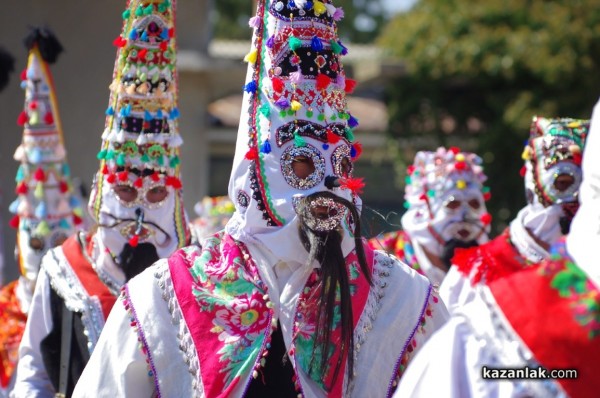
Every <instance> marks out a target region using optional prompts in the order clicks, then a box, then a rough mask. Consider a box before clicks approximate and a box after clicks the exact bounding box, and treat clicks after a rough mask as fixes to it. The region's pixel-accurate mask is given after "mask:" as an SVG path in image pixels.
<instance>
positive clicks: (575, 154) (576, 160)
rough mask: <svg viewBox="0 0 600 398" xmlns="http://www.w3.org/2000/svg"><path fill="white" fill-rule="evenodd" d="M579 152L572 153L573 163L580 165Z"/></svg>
mask: <svg viewBox="0 0 600 398" xmlns="http://www.w3.org/2000/svg"><path fill="white" fill-rule="evenodd" d="M581 160H582V157H581V153H574V154H573V163H575V164H576V165H577V166H581Z"/></svg>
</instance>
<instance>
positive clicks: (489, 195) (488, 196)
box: [483, 192, 492, 202]
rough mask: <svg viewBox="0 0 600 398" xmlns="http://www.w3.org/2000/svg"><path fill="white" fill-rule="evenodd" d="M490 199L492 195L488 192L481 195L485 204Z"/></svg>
mask: <svg viewBox="0 0 600 398" xmlns="http://www.w3.org/2000/svg"><path fill="white" fill-rule="evenodd" d="M491 198H492V194H491V193H490V192H486V193H484V194H483V200H485V201H486V202H487V201H488V200H490V199H491Z"/></svg>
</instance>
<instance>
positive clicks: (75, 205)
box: [69, 196, 81, 208]
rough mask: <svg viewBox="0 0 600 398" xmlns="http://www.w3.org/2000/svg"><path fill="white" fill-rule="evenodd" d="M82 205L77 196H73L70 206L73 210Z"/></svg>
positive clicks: (70, 199)
mask: <svg viewBox="0 0 600 398" xmlns="http://www.w3.org/2000/svg"><path fill="white" fill-rule="evenodd" d="M80 204H81V203H80V202H79V199H77V196H71V197H70V198H69V206H71V207H72V208H75V207H79V205H80Z"/></svg>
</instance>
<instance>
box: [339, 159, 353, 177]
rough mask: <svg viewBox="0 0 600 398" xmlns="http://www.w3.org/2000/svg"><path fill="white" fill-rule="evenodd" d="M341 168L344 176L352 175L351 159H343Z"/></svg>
mask: <svg viewBox="0 0 600 398" xmlns="http://www.w3.org/2000/svg"><path fill="white" fill-rule="evenodd" d="M341 170H342V177H350V175H351V174H352V162H350V159H348V158H344V159H342V163H341Z"/></svg>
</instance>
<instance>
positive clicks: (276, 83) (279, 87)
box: [271, 77, 285, 93]
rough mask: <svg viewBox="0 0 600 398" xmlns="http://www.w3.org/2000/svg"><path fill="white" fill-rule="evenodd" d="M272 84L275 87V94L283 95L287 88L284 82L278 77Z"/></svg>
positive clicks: (273, 79) (272, 80)
mask: <svg viewBox="0 0 600 398" xmlns="http://www.w3.org/2000/svg"><path fill="white" fill-rule="evenodd" d="M271 84H272V85H273V90H275V92H277V93H281V92H282V91H283V89H284V88H285V84H284V83H283V80H281V79H280V78H278V77H274V78H272V79H271Z"/></svg>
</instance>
